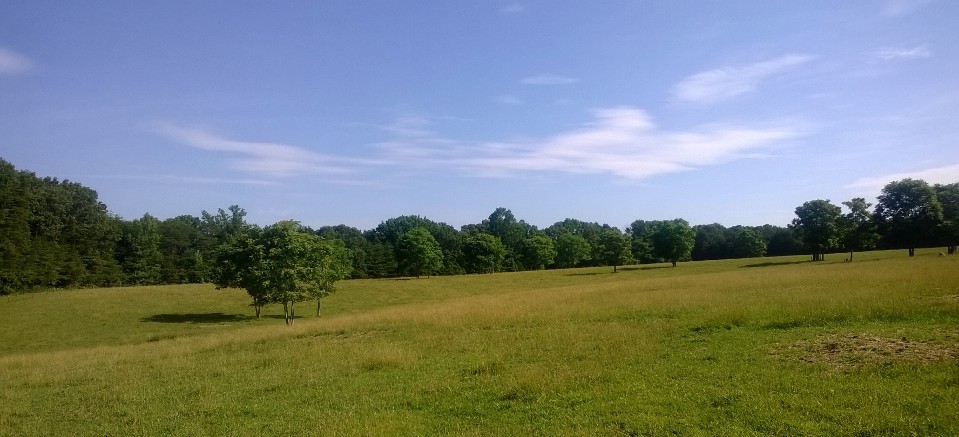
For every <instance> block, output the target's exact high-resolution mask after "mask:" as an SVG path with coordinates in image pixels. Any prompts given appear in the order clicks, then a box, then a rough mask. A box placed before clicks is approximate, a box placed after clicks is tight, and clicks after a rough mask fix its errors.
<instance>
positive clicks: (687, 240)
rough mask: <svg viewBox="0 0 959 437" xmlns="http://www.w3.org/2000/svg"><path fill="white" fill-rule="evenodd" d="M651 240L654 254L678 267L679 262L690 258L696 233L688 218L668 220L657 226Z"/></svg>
mask: <svg viewBox="0 0 959 437" xmlns="http://www.w3.org/2000/svg"><path fill="white" fill-rule="evenodd" d="M651 241H652V245H653V254H655V255H656V256H657V257H659V258H662V259H665V260H667V261H669V262H671V263H672V264H673V267H676V263H677V262H679V261H682V260H685V259H689V256H690V254H691V252H692V250H693V243H694V242H695V234H694V233H693V228H691V227H690V226H689V222H687V221H686V220H683V219H674V220H666V221H663V222H661V223H659V224H658V225H657V226H656V227H655V229H654V230H653V232H652V235H651Z"/></svg>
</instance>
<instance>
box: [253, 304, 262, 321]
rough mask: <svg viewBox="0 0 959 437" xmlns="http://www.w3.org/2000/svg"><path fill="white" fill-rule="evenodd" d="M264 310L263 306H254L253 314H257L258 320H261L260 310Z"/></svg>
mask: <svg viewBox="0 0 959 437" xmlns="http://www.w3.org/2000/svg"><path fill="white" fill-rule="evenodd" d="M262 309H263V306H262V305H253V312H254V313H256V318H258V319H259V318H260V310H262Z"/></svg>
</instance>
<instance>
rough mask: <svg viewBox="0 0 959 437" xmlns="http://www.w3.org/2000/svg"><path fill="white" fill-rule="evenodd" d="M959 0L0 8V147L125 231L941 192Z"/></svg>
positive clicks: (957, 95)
mask: <svg viewBox="0 0 959 437" xmlns="http://www.w3.org/2000/svg"><path fill="white" fill-rule="evenodd" d="M956 23H959V2H954V1H947V0H939V1H936V0H928V1H923V0H889V1H842V2H836V1H801V2H800V1H796V2H761V1H749V2H746V1H722V2H707V1H680V2H677V1H613V0H611V1H602V2H585V1H583V2H581V1H566V2H556V1H549V2H547V1H524V2H515V3H512V2H500V1H487V0H473V1H410V2H395V1H345V0H344V1H297V2H247V1H239V2H234V1H230V2H226V1H224V2H194V1H182V2H181V1H163V2H134V1H115V2H111V1H99V2H68V1H17V0H15V1H5V2H2V3H0V157H2V158H4V159H6V160H8V161H10V162H11V163H13V164H14V165H16V166H17V167H18V168H22V169H27V170H31V171H34V172H36V173H37V174H38V175H40V176H55V177H59V178H61V179H63V178H66V179H70V180H73V181H77V182H80V183H82V184H84V185H86V186H88V187H91V188H93V189H95V190H97V192H98V193H99V194H100V198H101V200H102V201H103V202H104V203H106V204H107V205H108V207H109V208H110V210H111V211H112V212H113V213H116V214H118V215H120V216H122V217H124V218H128V219H133V218H137V217H139V216H141V215H142V214H143V213H146V212H149V213H151V214H153V215H154V216H157V217H160V218H168V217H173V216H176V215H180V214H192V215H199V213H200V211H201V210H210V211H213V210H215V209H216V208H220V207H222V208H226V207H227V206H229V205H231V204H238V205H240V206H241V207H243V208H245V209H246V210H247V212H248V213H249V215H248V218H249V219H250V220H251V221H253V222H256V223H259V224H263V225H265V224H271V223H273V222H275V221H277V220H281V219H287V218H293V219H298V220H300V221H302V222H303V223H304V224H307V225H310V226H314V227H318V226H322V225H332V224H340V223H345V224H348V225H351V226H356V227H358V228H360V229H369V228H372V227H375V226H376V225H377V224H378V223H379V222H380V221H383V220H386V219H388V218H391V217H396V216H399V215H405V214H416V215H422V216H426V217H428V218H430V219H433V220H436V221H443V222H446V223H449V224H451V225H453V226H456V227H459V226H461V225H464V224H468V223H476V222H479V221H481V220H482V219H484V218H485V217H487V216H488V215H489V214H490V213H491V212H492V211H493V210H494V209H495V208H496V207H499V206H504V207H507V208H510V209H511V210H512V211H513V212H514V214H515V215H516V216H517V217H518V218H522V219H525V220H526V221H528V222H529V223H532V224H535V225H537V226H540V227H546V226H549V225H551V224H552V223H554V222H556V221H560V220H563V219H564V218H567V217H570V218H577V219H581V220H586V221H598V222H600V223H609V224H611V225H614V226H618V227H620V228H622V227H624V226H626V225H628V224H629V223H630V222H632V221H633V220H635V219H645V220H653V219H668V218H675V217H682V218H685V219H687V220H688V221H690V222H691V223H693V224H703V223H712V222H719V223H722V224H724V225H727V226H731V225H736V224H743V225H761V224H765V223H770V224H775V225H785V224H787V223H788V222H789V221H790V220H791V219H792V218H793V211H794V209H795V207H796V206H798V205H801V204H802V203H803V202H805V201H807V200H812V199H817V198H826V199H831V200H832V201H833V202H835V203H837V204H838V203H839V202H842V201H844V200H848V199H850V198H852V197H857V196H863V197H867V198H874V197H875V195H876V194H878V192H879V190H880V189H881V187H882V186H883V185H884V184H885V183H886V182H889V181H891V180H896V179H901V178H903V177H920V178H923V179H926V180H927V181H929V182H941V183H945V182H956V181H959V141H957V139H959V122H957V120H959V44H957V41H959V25H957V24H956Z"/></svg>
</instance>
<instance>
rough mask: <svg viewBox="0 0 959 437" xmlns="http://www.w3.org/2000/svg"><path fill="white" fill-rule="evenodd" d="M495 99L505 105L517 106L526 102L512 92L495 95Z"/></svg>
mask: <svg viewBox="0 0 959 437" xmlns="http://www.w3.org/2000/svg"><path fill="white" fill-rule="evenodd" d="M493 101H494V102H496V103H500V104H503V105H510V106H517V105H522V104H524V103H526V102H525V101H523V99H521V98H519V97H516V96H514V95H510V94H503V95H499V96H493Z"/></svg>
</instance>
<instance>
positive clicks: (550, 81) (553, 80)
mask: <svg viewBox="0 0 959 437" xmlns="http://www.w3.org/2000/svg"><path fill="white" fill-rule="evenodd" d="M520 82H521V83H522V84H524V85H570V84H574V83H576V82H579V79H576V78H573V77H566V76H560V75H558V74H552V73H544V74H537V75H535V76H528V77H524V78H523V79H522V80H521V81H520Z"/></svg>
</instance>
